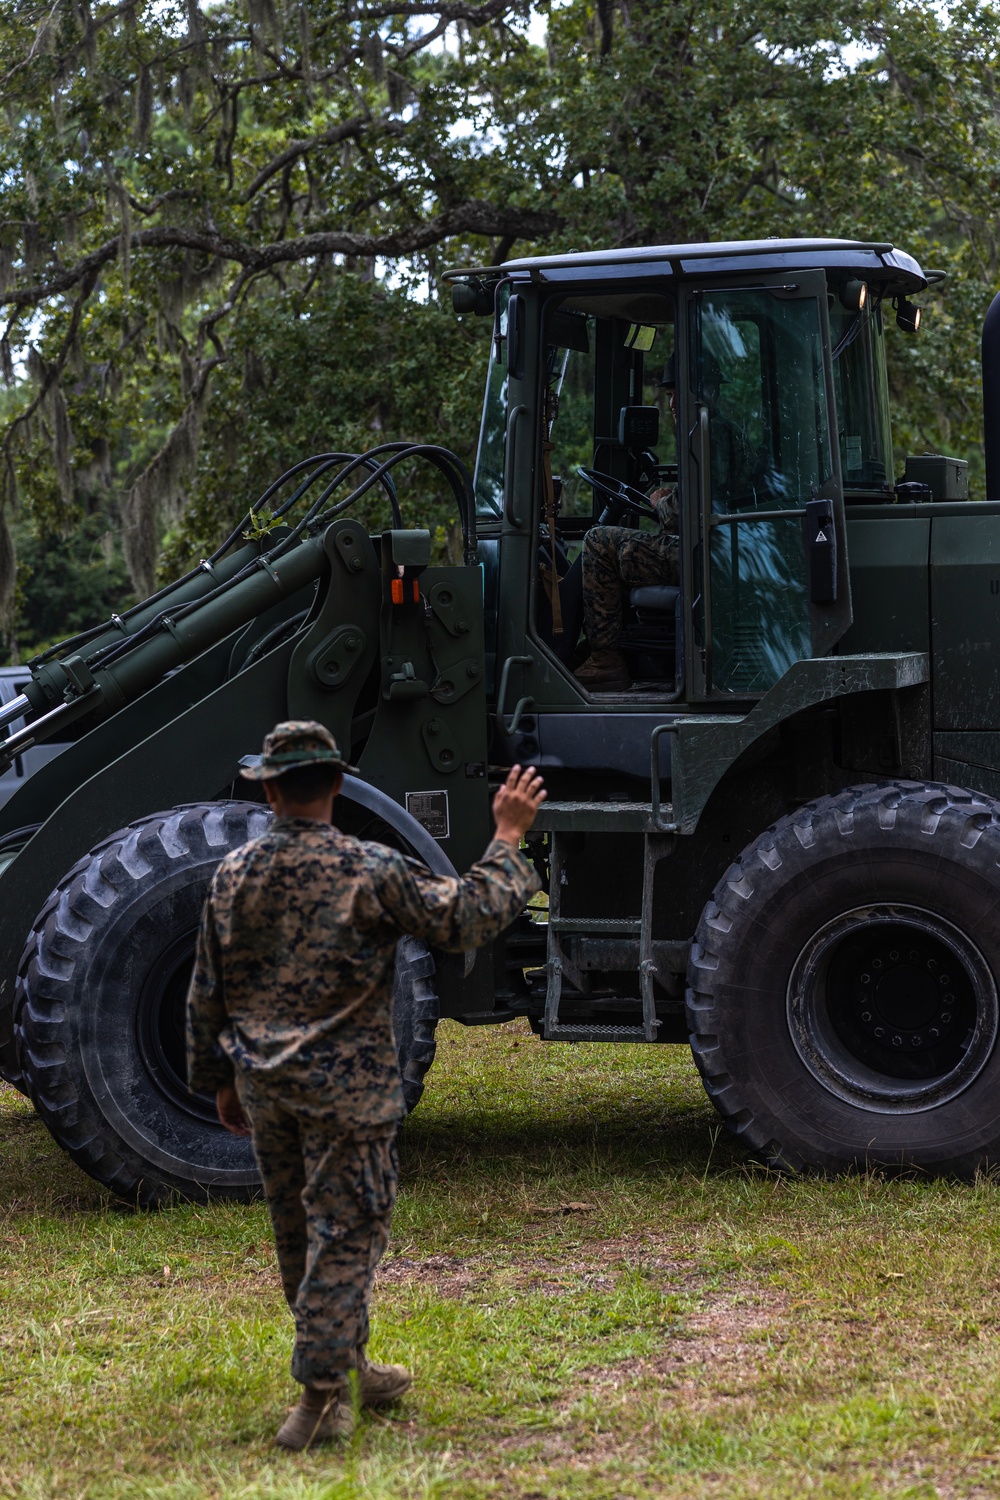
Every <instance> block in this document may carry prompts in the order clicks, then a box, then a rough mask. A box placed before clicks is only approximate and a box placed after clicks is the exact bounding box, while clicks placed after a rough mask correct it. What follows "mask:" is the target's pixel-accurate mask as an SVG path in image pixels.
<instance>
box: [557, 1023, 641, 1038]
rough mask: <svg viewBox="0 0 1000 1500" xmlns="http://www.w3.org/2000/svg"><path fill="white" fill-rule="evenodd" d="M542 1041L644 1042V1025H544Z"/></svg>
mask: <svg viewBox="0 0 1000 1500" xmlns="http://www.w3.org/2000/svg"><path fill="white" fill-rule="evenodd" d="M541 1037H542V1041H543V1042H645V1041H647V1040H648V1038H647V1036H646V1028H645V1026H588V1025H586V1024H585V1023H583V1022H581V1023H580V1024H579V1025H574V1024H573V1023H568V1024H563V1022H561V1021H557V1022H556V1024H555V1026H552V1027H548V1026H545V1027H543V1029H542V1033H541Z"/></svg>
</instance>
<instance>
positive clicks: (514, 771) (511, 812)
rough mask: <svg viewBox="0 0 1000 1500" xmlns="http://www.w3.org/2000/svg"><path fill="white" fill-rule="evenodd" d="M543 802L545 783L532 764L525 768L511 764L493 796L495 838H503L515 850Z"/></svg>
mask: <svg viewBox="0 0 1000 1500" xmlns="http://www.w3.org/2000/svg"><path fill="white" fill-rule="evenodd" d="M544 801H545V786H544V783H543V782H542V778H541V777H540V776H539V775H538V772H537V771H536V770H535V768H534V766H528V767H527V768H526V769H525V770H522V769H521V767H520V766H512V767H511V769H510V774H509V775H508V777H507V780H506V781H505V782H504V784H503V786H502V787H501V788H500V790H499V791H498V792H497V794H496V796H495V797H494V798H493V818H494V821H495V823H496V833H495V834H494V838H498V839H503V841H504V843H507V844H513V845H514V847H515V849H516V848H517V846H518V844H519V843H520V842H521V839H522V838H523V837H524V835H525V834H526V833H527V831H528V829H529V828H530V827H531V825H532V823H533V822H534V821H535V814H536V813H537V812H538V809H539V808H540V807H541V805H542V803H543V802H544Z"/></svg>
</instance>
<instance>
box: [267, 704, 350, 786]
mask: <svg viewBox="0 0 1000 1500" xmlns="http://www.w3.org/2000/svg"><path fill="white" fill-rule="evenodd" d="M315 765H325V766H330V767H332V769H333V770H335V771H352V772H354V773H355V774H357V769H358V768H357V766H351V765H348V763H347V761H346V760H345V759H344V757H343V756H342V755H341V753H340V746H339V745H338V744H337V741H336V740H335V739H334V737H333V735H332V734H331V733H330V731H329V729H327V728H326V726H325V725H324V724H317V723H316V720H315V719H286V720H285V722H284V723H283V724H276V725H275V726H274V728H273V729H272V730H271V733H270V734H268V735H266V736H265V737H264V753H263V755H244V756H243V757H242V758H241V760H240V775H241V776H245V777H246V779H247V781H270V780H271V778H272V777H274V776H282V775H284V773H285V772H286V771H295V770H297V769H298V768H299V766H315Z"/></svg>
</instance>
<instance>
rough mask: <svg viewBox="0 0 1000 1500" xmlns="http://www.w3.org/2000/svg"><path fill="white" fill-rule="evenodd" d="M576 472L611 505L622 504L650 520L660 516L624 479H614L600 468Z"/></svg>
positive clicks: (657, 518) (640, 492) (639, 491)
mask: <svg viewBox="0 0 1000 1500" xmlns="http://www.w3.org/2000/svg"><path fill="white" fill-rule="evenodd" d="M576 472H577V473H578V474H579V476H580V478H581V479H582V480H584V481H585V483H587V484H589V485H592V486H593V487H594V489H595V490H596V491H597V493H598V494H599V495H603V496H604V498H605V499H606V500H607V501H608V502H609V503H610V504H611V505H614V506H619V505H623V506H625V508H626V509H627V510H634V511H637V512H638V514H639V515H640V516H648V517H649V519H650V520H651V521H659V519H660V517H659V516H658V515H657V513H656V510H655V509H654V508H653V506H652V505H650V503H649V501H648V500H647V499H646V496H645V495H644V494H643V493H642V490H637V489H636V487H635V485H634V484H627V483H626V482H625V480H624V479H616V478H615V477H614V475H613V474H602V473H601V471H600V469H584V468H579V469H577V471H576Z"/></svg>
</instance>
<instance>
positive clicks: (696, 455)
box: [683, 271, 851, 699]
mask: <svg viewBox="0 0 1000 1500" xmlns="http://www.w3.org/2000/svg"><path fill="white" fill-rule="evenodd" d="M826 297H827V291H826V278H825V276H824V275H823V274H822V272H818V271H806V272H802V271H795V272H791V273H789V274H788V275H787V276H773V275H772V276H761V277H758V278H755V279H754V281H753V282H752V284H747V285H743V286H731V285H727V286H719V285H705V286H701V287H694V288H691V289H690V290H689V291H688V293H687V295H686V297H685V315H686V316H685V322H686V325H687V335H686V339H685V341H684V342H685V344H686V353H687V359H686V364H687V370H686V380H685V390H684V397H683V403H684V417H685V421H684V426H685V429H686V431H687V433H688V453H689V457H690V460H691V462H690V465H689V468H688V476H689V477H688V482H687V485H686V489H687V496H686V507H687V515H688V525H687V528H686V531H687V536H688V538H689V549H688V556H687V576H688V578H689V580H690V587H691V596H692V600H693V609H692V615H693V620H692V624H693V630H692V649H691V652H690V656H691V659H690V661H689V678H688V680H689V682H690V683H691V685H692V687H693V688H694V693H693V696H695V697H702V698H709V699H718V698H720V697H732V696H735V697H741V698H748V697H759V696H760V695H761V694H763V693H765V692H767V690H768V689H769V688H770V687H772V686H773V685H774V684H775V683H776V682H777V681H778V680H779V678H780V677H781V676H782V675H783V674H784V673H785V672H786V671H787V670H788V668H789V667H790V666H791V665H792V663H793V662H795V661H797V660H799V659H800V658H802V657H808V656H823V655H826V654H827V653H828V652H829V651H830V650H831V648H832V647H833V646H834V644H835V643H836V642H837V641H838V640H839V639H840V637H841V636H842V635H843V634H844V632H845V631H846V630H847V628H848V626H849V625H850V623H851V601H850V588H849V583H848V571H847V555H846V536H845V525H844V499H843V489H842V486H841V475H840V461H839V452H838V445H837V443H836V442H835V441H834V438H835V432H834V425H833V424H834V417H835V403H834V394H833V380H832V365H831V357H830V335H829V325H828V321H827V301H826ZM689 696H692V695H691V694H689Z"/></svg>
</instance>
